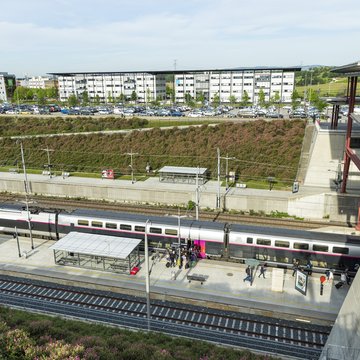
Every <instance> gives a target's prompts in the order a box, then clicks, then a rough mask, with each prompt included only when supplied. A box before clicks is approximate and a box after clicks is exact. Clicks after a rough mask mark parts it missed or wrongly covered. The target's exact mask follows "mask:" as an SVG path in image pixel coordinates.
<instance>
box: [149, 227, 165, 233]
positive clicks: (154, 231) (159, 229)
mask: <svg viewBox="0 0 360 360" xmlns="http://www.w3.org/2000/svg"><path fill="white" fill-rule="evenodd" d="M150 232H151V233H152V234H161V232H162V231H161V228H156V227H151V228H150Z"/></svg>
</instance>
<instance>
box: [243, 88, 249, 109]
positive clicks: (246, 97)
mask: <svg viewBox="0 0 360 360" xmlns="http://www.w3.org/2000/svg"><path fill="white" fill-rule="evenodd" d="M249 104H250V97H249V94H248V92H247V91H246V90H244V92H243V95H242V97H241V106H248V105H249Z"/></svg>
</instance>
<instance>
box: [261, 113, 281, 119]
mask: <svg viewBox="0 0 360 360" xmlns="http://www.w3.org/2000/svg"><path fill="white" fill-rule="evenodd" d="M265 117H267V118H271V119H282V118H283V117H284V115H282V114H279V113H277V112H267V113H266V115H265Z"/></svg>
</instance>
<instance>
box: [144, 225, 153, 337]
mask: <svg viewBox="0 0 360 360" xmlns="http://www.w3.org/2000/svg"><path fill="white" fill-rule="evenodd" d="M148 224H151V220H150V219H147V220H146V222H145V229H144V232H145V237H144V243H145V272H146V276H145V281H146V282H145V284H146V285H145V287H146V314H147V329H148V331H150V320H151V313H150V271H149V243H148V236H147V235H148V231H147V228H148Z"/></svg>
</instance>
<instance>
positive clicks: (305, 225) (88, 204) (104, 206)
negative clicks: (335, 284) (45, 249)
mask: <svg viewBox="0 0 360 360" xmlns="http://www.w3.org/2000/svg"><path fill="white" fill-rule="evenodd" d="M0 201H2V202H4V201H8V202H17V201H23V200H22V199H21V198H20V197H19V196H18V195H6V196H0ZM33 201H34V204H32V206H38V207H45V208H58V209H64V210H74V209H78V208H85V209H96V210H110V211H122V212H131V213H139V214H145V215H158V216H164V215H165V214H171V215H176V214H177V213H178V209H177V208H170V207H155V206H149V205H129V204H120V203H108V202H98V201H91V200H74V199H59V198H48V197H43V196H34V197H33ZM186 214H188V215H189V216H192V217H195V216H194V214H193V212H190V211H187V212H186ZM199 218H200V220H207V221H219V222H229V223H239V224H254V225H263V226H275V227H285V228H290V229H302V230H306V229H308V230H311V229H317V228H320V227H324V226H329V225H331V226H339V227H344V226H346V225H345V224H343V223H338V222H326V221H302V220H294V219H283V218H282V219H279V218H273V217H266V216H255V215H254V216H253V215H244V214H228V213H223V212H210V211H201V212H200V216H199Z"/></svg>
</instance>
